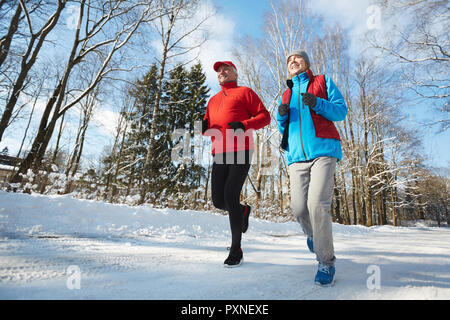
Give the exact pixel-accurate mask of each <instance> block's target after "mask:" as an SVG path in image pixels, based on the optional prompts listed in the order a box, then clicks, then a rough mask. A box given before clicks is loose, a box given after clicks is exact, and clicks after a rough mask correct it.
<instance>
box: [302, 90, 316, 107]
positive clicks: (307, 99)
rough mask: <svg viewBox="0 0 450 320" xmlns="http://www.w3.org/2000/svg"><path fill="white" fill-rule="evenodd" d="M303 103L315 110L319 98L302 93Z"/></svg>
mask: <svg viewBox="0 0 450 320" xmlns="http://www.w3.org/2000/svg"><path fill="white" fill-rule="evenodd" d="M302 101H303V104H306V105H307V106H310V107H311V108H314V107H315V106H316V103H317V98H316V96H315V95H313V94H312V93H309V92H306V93H302Z"/></svg>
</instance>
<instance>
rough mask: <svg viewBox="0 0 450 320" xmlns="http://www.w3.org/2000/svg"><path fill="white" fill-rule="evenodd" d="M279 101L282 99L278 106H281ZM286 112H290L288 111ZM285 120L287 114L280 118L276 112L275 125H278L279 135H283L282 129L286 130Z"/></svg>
mask: <svg viewBox="0 0 450 320" xmlns="http://www.w3.org/2000/svg"><path fill="white" fill-rule="evenodd" d="M281 100H282V99H281V98H280V101H279V103H278V105H280V104H281ZM288 112H290V110H289V111H288ZM287 119H288V115H287V114H285V115H284V116H281V115H280V114H279V113H278V111H277V125H278V131H280V133H281V135H283V134H284V129H285V128H286V123H287Z"/></svg>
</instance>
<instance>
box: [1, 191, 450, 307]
mask: <svg viewBox="0 0 450 320" xmlns="http://www.w3.org/2000/svg"><path fill="white" fill-rule="evenodd" d="M333 235H334V245H335V254H336V257H337V260H336V285H335V286H334V287H332V288H319V287H317V286H315V285H314V283H313V279H314V275H315V272H316V270H317V261H316V260H315V256H314V255H313V254H311V253H310V252H309V250H308V249H307V247H306V243H305V242H306V237H305V236H304V235H303V234H302V232H301V231H300V227H299V225H298V224H297V223H295V222H286V223H274V222H270V221H265V220H259V219H254V218H252V217H251V218H250V227H249V230H248V231H247V233H245V234H244V235H243V241H242V246H243V251H244V264H243V265H242V266H241V267H240V268H236V269H227V268H223V266H222V264H223V261H224V259H225V258H226V256H227V255H228V252H227V250H226V247H227V246H228V245H229V244H230V238H231V237H230V230H229V221H228V216H224V215H220V214H214V213H211V212H200V211H189V210H185V211H177V210H172V209H155V208H152V207H150V206H139V207H133V206H127V205H118V204H108V203H103V202H98V201H91V200H78V199H73V198H70V197H69V196H42V195H36V194H34V195H28V194H17V193H7V192H4V191H0V299H158V300H160V299H163V300H165V299H169V300H170V299H224V300H228V299H238V300H239V299H251V300H259V299H263V300H264V299H287V300H292V299H295V300H297V299H299V300H302V299H376V300H379V299H450V268H449V265H450V229H449V228H434V227H426V226H423V225H421V226H420V227H401V228H397V227H392V226H377V227H371V228H367V227H363V226H344V225H339V224H333ZM69 270H79V272H80V274H79V276H80V278H79V279H80V281H81V285H80V288H79V289H75V290H73V289H72V288H70V286H69V285H68V281H69V279H70V277H71V274H70V272H69Z"/></svg>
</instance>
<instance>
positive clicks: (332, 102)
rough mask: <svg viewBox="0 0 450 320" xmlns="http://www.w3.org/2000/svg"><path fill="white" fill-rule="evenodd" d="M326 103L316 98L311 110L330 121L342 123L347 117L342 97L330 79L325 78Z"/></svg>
mask: <svg viewBox="0 0 450 320" xmlns="http://www.w3.org/2000/svg"><path fill="white" fill-rule="evenodd" d="M325 81H326V86H327V95H328V101H327V100H325V99H321V98H317V103H316V106H315V107H314V108H313V110H314V111H315V112H316V113H317V114H319V115H321V116H322V117H324V118H325V119H328V120H330V121H342V120H344V119H345V117H346V116H347V105H346V104H345V100H344V97H343V96H342V94H341V92H340V91H339V89H338V87H337V86H336V85H335V84H334V82H333V80H331V78H330V77H328V76H325Z"/></svg>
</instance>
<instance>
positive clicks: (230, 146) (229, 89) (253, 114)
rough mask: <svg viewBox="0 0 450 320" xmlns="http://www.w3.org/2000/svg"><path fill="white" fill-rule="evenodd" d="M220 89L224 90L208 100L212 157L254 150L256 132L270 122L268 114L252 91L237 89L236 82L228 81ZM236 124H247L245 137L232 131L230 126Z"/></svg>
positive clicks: (207, 109) (206, 117) (208, 133)
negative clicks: (225, 153) (236, 122)
mask: <svg viewBox="0 0 450 320" xmlns="http://www.w3.org/2000/svg"><path fill="white" fill-rule="evenodd" d="M221 87H222V90H221V91H220V92H219V93H217V94H215V95H214V96H213V97H211V99H210V100H209V102H208V105H207V106H206V114H205V117H204V119H208V130H207V131H206V132H205V133H204V135H205V136H211V140H212V154H213V155H214V154H216V153H223V152H234V151H242V150H253V148H254V142H253V130H258V129H261V128H263V127H265V126H267V125H268V124H269V123H270V114H269V112H268V111H267V109H266V108H265V107H264V104H263V103H262V102H261V99H259V97H258V95H257V94H256V93H255V92H254V91H253V90H252V89H250V88H247V87H241V86H238V85H237V83H236V82H227V83H225V84H223V85H221ZM234 121H240V122H242V123H243V124H244V127H245V133H244V134H235V133H234V130H233V129H231V128H230V126H229V125H228V124H229V123H230V122H234ZM250 129H253V130H250Z"/></svg>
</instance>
